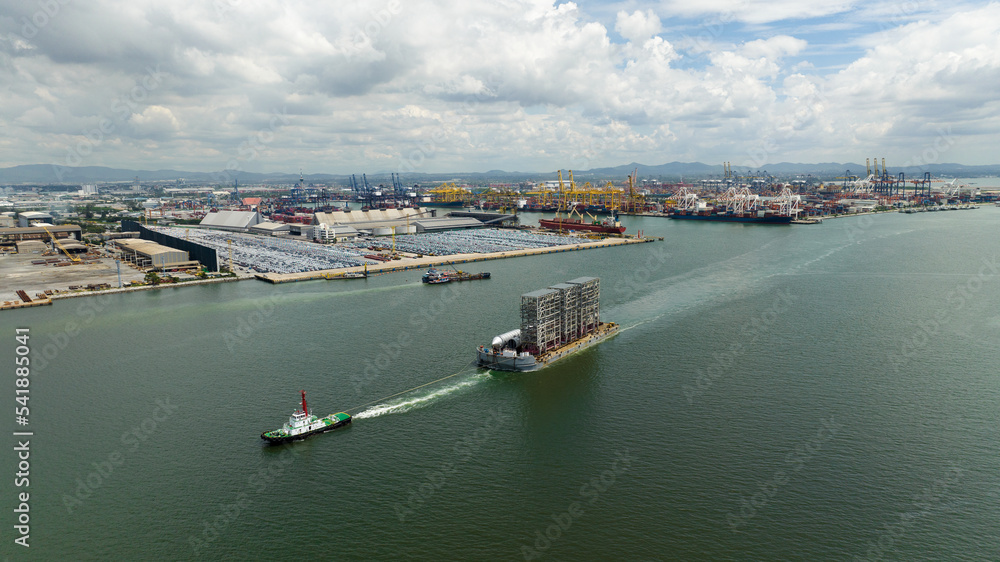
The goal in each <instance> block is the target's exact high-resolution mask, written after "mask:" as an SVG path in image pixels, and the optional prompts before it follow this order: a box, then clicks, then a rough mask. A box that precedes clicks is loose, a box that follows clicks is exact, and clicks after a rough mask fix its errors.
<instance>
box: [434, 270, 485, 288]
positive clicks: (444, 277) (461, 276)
mask: <svg viewBox="0 0 1000 562" xmlns="http://www.w3.org/2000/svg"><path fill="white" fill-rule="evenodd" d="M489 278H490V273H489V272H488V271H484V272H481V273H466V272H464V271H461V270H456V271H454V272H452V271H442V270H440V269H434V268H433V267H432V268H430V269H428V270H427V273H425V274H424V276H423V277H422V278H421V279H420V280H421V281H423V282H424V283H429V284H431V285H438V284H441V283H451V282H452V281H474V280H476V279H489Z"/></svg>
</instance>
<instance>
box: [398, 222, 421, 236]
mask: <svg viewBox="0 0 1000 562" xmlns="http://www.w3.org/2000/svg"><path fill="white" fill-rule="evenodd" d="M416 233H417V225H415V224H411V225H409V226H407V225H405V224H404V225H400V226H397V227H396V234H416Z"/></svg>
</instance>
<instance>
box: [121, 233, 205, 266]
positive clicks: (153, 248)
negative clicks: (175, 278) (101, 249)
mask: <svg viewBox="0 0 1000 562" xmlns="http://www.w3.org/2000/svg"><path fill="white" fill-rule="evenodd" d="M115 245H116V246H118V247H119V248H120V249H121V251H122V258H123V259H124V260H125V261H126V262H128V263H131V264H133V265H135V266H136V267H138V268H140V269H147V268H151V269H159V270H164V269H186V268H192V267H198V262H197V261H191V260H190V259H189V258H188V253H187V252H185V251H183V250H177V249H174V248H170V247H168V246H161V245H160V244H157V243H156V242H151V241H149V240H141V239H139V240H137V239H127V238H125V239H120V240H115Z"/></svg>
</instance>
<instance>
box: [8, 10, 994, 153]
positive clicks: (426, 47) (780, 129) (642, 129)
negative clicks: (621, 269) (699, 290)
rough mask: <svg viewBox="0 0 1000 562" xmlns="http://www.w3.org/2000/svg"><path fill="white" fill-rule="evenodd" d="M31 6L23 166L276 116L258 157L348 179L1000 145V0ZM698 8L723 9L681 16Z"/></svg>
mask: <svg viewBox="0 0 1000 562" xmlns="http://www.w3.org/2000/svg"><path fill="white" fill-rule="evenodd" d="M0 2H3V0H0ZM22 4H23V3H16V2H4V3H3V13H9V14H10V15H11V18H12V19H10V18H8V19H0V37H6V38H7V39H6V40H0V86H2V87H3V88H4V92H5V95H4V103H3V104H0V124H2V126H4V128H5V132H6V133H7V136H10V137H16V138H19V139H23V140H24V142H23V143H22V144H23V147H22V148H19V149H16V150H13V151H12V150H9V149H6V148H5V150H4V153H3V154H4V156H3V158H4V159H5V160H4V161H3V162H0V164H2V165H11V164H18V163H29V162H30V163H34V162H37V161H38V160H39V159H42V160H43V161H44V162H51V161H60V160H61V159H65V157H66V154H67V151H72V150H73V147H75V146H76V145H77V144H78V143H79V142H80V139H81V138H83V137H82V136H81V135H85V134H86V132H87V131H93V130H94V129H95V128H96V127H99V126H100V124H101V123H102V120H104V119H107V120H109V121H110V123H111V124H112V125H113V130H112V131H111V132H110V133H108V134H107V135H106V136H105V138H103V139H102V140H101V142H100V143H99V145H97V146H94V147H92V150H91V151H90V152H89V154H88V155H87V157H86V158H85V159H84V160H85V161H84V162H82V164H97V163H102V164H105V165H118V166H122V167H136V168H146V167H175V168H190V169H197V170H219V169H222V168H223V167H225V166H226V164H227V162H228V161H229V160H230V159H232V158H237V157H238V156H239V149H240V146H241V143H244V142H246V141H247V139H248V138H253V137H254V136H255V135H257V134H258V133H260V132H261V131H266V132H267V133H268V138H269V139H270V140H269V142H268V143H267V147H266V150H261V151H260V152H259V153H258V154H256V155H255V156H254V158H252V159H245V160H241V162H240V163H241V167H242V168H241V169H246V170H255V169H260V170H276V169H297V168H299V167H302V168H303V169H305V170H314V171H331V172H349V171H352V170H353V171H356V172H360V171H363V170H364V169H365V167H366V166H372V167H378V168H380V169H382V170H388V169H390V168H395V167H398V166H406V167H408V168H411V169H414V170H419V171H439V170H440V171H445V170H447V171H453V170H454V171H462V170H486V169H493V168H506V169H511V170H514V169H518V170H549V169H556V168H558V167H568V166H570V165H573V166H575V167H576V168H578V169H579V168H580V164H579V163H580V162H584V161H586V162H587V163H588V165H589V166H593V167H598V166H606V165H615V164H620V163H623V162H627V161H632V160H636V161H646V162H651V163H655V162H662V161H669V160H680V159H692V160H703V161H722V160H731V161H733V162H738V161H739V155H740V154H744V153H746V152H747V151H748V150H750V149H752V147H754V146H757V145H758V144H759V143H760V142H761V141H760V139H762V138H769V139H770V142H772V143H773V145H774V146H776V147H777V148H775V149H774V150H773V151H772V153H771V154H772V155H774V157H775V158H779V157H780V159H782V160H787V159H792V158H794V157H795V156H796V155H798V157H799V158H800V159H802V160H804V161H821V160H831V159H832V160H850V159H853V158H854V157H856V151H858V150H861V147H862V146H864V147H868V146H871V145H876V144H884V145H886V146H894V147H899V151H900V152H901V154H904V155H905V154H907V153H913V152H919V151H920V150H921V147H922V146H923V144H925V143H926V142H928V141H927V139H925V138H923V137H921V135H933V134H935V133H934V131H935V130H936V129H935V128H936V127H938V126H941V125H943V124H949V125H951V126H952V130H956V131H958V130H969V131H974V134H975V138H976V139H977V141H978V142H977V143H976V145H978V146H975V145H973V144H972V143H970V144H969V149H968V150H965V151H962V154H963V155H969V157H970V158H974V159H977V160H983V159H985V160H987V161H990V160H992V159H993V158H994V156H993V155H991V154H989V153H988V150H987V149H986V148H982V147H988V146H995V144H996V140H997V139H996V137H995V135H996V134H997V133H989V132H988V131H989V130H990V127H992V130H993V131H997V130H1000V123H998V122H997V119H998V117H997V107H996V106H997V102H995V101H993V100H994V98H995V96H994V95H993V91H992V89H991V88H990V87H989V86H990V85H992V84H995V83H1000V41H998V39H997V38H998V37H1000V4H996V3H994V4H989V5H987V6H977V7H976V8H974V9H965V8H959V9H953V11H952V12H951V13H950V14H947V15H941V14H939V13H935V14H933V17H931V16H930V15H928V16H927V17H926V18H923V19H921V18H917V16H918V15H919V14H921V13H924V12H920V13H918V12H915V11H914V12H913V14H910V15H907V16H906V17H905V18H904V17H900V18H898V23H892V21H891V18H889V19H887V20H886V21H885V22H884V23H885V24H886V25H884V26H882V27H884V29H877V30H876V29H875V28H874V27H872V26H871V24H870V23H868V22H867V20H866V18H867V15H866V13H865V10H864V9H859V10H858V11H857V12H845V11H846V10H850V9H851V6H852V5H853V4H852V3H851V2H847V1H823V2H818V3H805V4H803V3H793V2H790V1H784V0H778V1H776V2H769V3H757V2H727V1H723V0H706V1H705V2H700V3H697V4H690V3H680V2H667V3H666V4H657V5H655V6H647V5H632V4H630V5H629V11H625V10H622V11H615V12H612V13H610V14H608V15H607V17H608V18H609V19H608V20H606V21H599V20H596V19H594V18H593V17H592V16H590V15H588V14H587V13H585V12H584V11H582V10H581V9H580V8H579V7H578V6H577V5H576V4H574V3H571V2H565V3H561V4H558V5H555V4H553V3H551V2H546V1H543V0H504V1H497V2H491V3H469V2H459V1H457V0H447V1H441V0H434V1H431V0H413V1H412V2H405V3H404V2H398V3H397V2H387V1H385V0H363V1H360V2H355V3H349V4H345V5H343V6H338V7H337V8H336V9H332V8H331V7H330V6H329V4H327V3H323V2H319V1H318V0H309V1H305V2H303V3H301V4H294V5H292V4H275V3H267V2H251V1H247V0H244V1H243V2H240V3H233V4H231V5H230V3H227V2H221V3H218V4H216V3H212V2H194V1H193V0H186V1H181V0H178V1H177V2H171V3H168V4H163V3H159V2H153V1H152V0H134V1H133V2H130V3H129V4H128V5H127V6H125V7H122V6H121V5H119V4H115V3H112V2H110V0H94V1H93V2H90V3H86V4H78V3H70V4H67V5H66V6H65V7H64V8H63V10H64V11H63V13H61V14H60V15H59V16H58V17H56V18H53V19H52V21H51V22H50V23H49V24H48V26H46V27H45V28H44V29H40V30H38V33H37V34H36V35H34V36H32V37H30V38H29V37H25V36H23V35H21V32H20V31H19V29H18V26H17V24H16V22H18V21H20V17H21V15H22V14H28V15H30V13H29V12H30V11H31V10H32V9H33V8H32V7H31V6H32V5H30V4H24V5H23V6H22ZM217 5H221V6H223V7H226V8H229V9H228V10H227V11H224V12H223V13H220V12H218V11H217V10H216V6H217ZM25 6H26V7H25ZM879 6H880V7H879V10H881V11H882V12H883V13H887V12H886V10H888V9H889V7H887V6H885V5H884V3H883V4H880V5H879ZM921 6H923V4H921ZM26 10H27V11H26ZM831 14H835V15H836V18H840V19H835V18H828V19H826V20H823V21H820V22H816V25H815V26H814V27H813V28H810V25H812V24H811V23H803V21H801V20H798V19H797V20H796V21H795V22H794V23H793V24H789V25H780V24H779V23H777V22H781V21H782V20H787V19H790V18H791V19H795V18H808V17H817V16H822V15H827V16H829V15H831ZM677 15H683V16H701V15H705V16H707V17H713V18H715V19H716V20H720V22H721V21H722V20H721V19H720V18H726V19H725V22H724V23H722V24H721V25H719V26H706V25H704V24H696V25H695V26H694V27H691V28H677V27H675V28H672V29H664V24H666V25H667V26H670V25H678V24H676V22H675V21H674V19H675V17H676V16H677ZM911 16H912V17H911ZM914 18H917V19H914ZM765 21H767V22H772V24H771V25H768V26H766V28H764V27H758V28H756V29H757V30H760V31H759V32H760V35H747V34H746V27H745V26H743V24H741V23H739V22H765ZM865 25H868V28H867V29H868V30H869V31H872V30H875V31H877V32H875V33H870V34H868V35H866V36H864V37H858V36H857V35H856V32H851V33H855V34H854V35H852V36H851V37H850V38H846V39H845V40H844V41H843V45H844V48H845V51H844V52H850V51H849V50H847V49H848V48H850V49H855V52H856V53H857V54H855V55H854V56H853V60H850V61H847V62H845V63H844V64H841V65H831V64H829V62H828V61H826V60H823V59H821V58H816V57H822V56H827V55H828V54H827V53H825V52H822V49H821V48H818V47H817V46H816V43H815V42H814V41H813V39H812V36H810V35H809V33H810V29H814V30H823V32H826V31H828V30H829V29H843V30H855V29H858V28H861V27H864V26H865ZM612 27H613V29H614V30H615V31H617V33H618V34H619V35H620V36H621V37H622V38H624V41H623V40H622V39H619V38H618V36H617V35H615V34H614V33H612V32H610V31H609V30H610V29H611V28H612ZM699 33H704V34H706V37H707V40H705V41H701V40H699V41H697V42H696V43H697V44H696V45H692V41H691V40H690V39H691V38H692V37H700V35H699ZM685 37H687V38H688V39H685ZM806 38H808V39H809V40H808V42H807V40H806ZM858 45H863V47H862V48H860V50H859V47H858ZM694 47H697V48H694ZM157 65H159V68H160V73H159V74H158V75H156V79H155V80H154V79H153V74H151V71H150V70H149V69H153V68H156V67H157ZM830 68H834V70H832V71H831V70H829V69H830ZM154 74H155V73H154ZM151 80H152V82H151ZM276 116H278V117H276ZM276 119H277V120H276ZM28 147H30V150H29V148H28ZM748 147H750V148H748ZM18 151H20V152H18ZM779 154H780V156H779ZM958 154H959V151H958V150H956V152H955V155H956V159H957V157H958ZM887 156H888V155H887Z"/></svg>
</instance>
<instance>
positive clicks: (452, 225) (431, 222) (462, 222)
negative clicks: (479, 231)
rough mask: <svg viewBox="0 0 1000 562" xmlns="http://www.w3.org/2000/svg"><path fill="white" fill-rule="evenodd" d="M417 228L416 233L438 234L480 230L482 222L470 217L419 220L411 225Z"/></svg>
mask: <svg viewBox="0 0 1000 562" xmlns="http://www.w3.org/2000/svg"><path fill="white" fill-rule="evenodd" d="M413 224H414V225H415V226H416V227H417V232H440V231H443V230H460V229H463V228H480V227H482V226H483V223H482V221H480V220H477V219H474V218H472V217H440V218H434V219H420V220H418V221H414V223H413Z"/></svg>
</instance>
